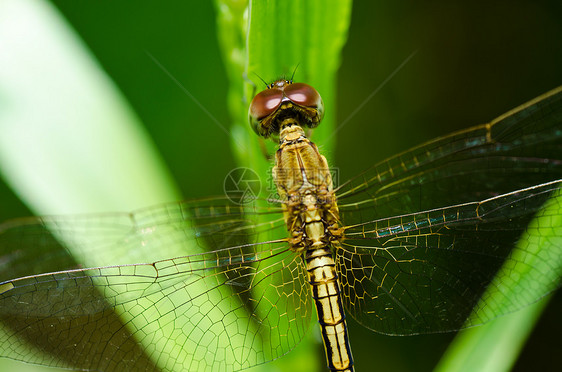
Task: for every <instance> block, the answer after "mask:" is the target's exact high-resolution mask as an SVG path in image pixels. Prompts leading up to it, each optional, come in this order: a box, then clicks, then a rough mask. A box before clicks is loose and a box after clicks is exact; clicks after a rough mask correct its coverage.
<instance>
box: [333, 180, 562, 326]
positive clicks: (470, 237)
mask: <svg viewBox="0 0 562 372" xmlns="http://www.w3.org/2000/svg"><path fill="white" fill-rule="evenodd" d="M560 182H562V180H558V181H555V182H550V183H546V184H543V185H538V186H534V187H531V188H528V189H524V190H520V191H517V192H513V193H509V194H506V195H501V196H498V197H495V198H492V199H488V200H483V201H481V202H475V203H466V204H462V205H457V206H451V207H447V208H442V209H436V210H431V211H424V212H419V213H414V214H408V215H402V216H397V217H393V218H385V219H381V220H377V221H372V222H367V223H363V224H360V225H356V226H353V227H348V228H347V229H346V231H345V235H346V237H347V239H346V240H345V241H344V242H343V243H342V245H341V247H337V249H336V265H337V268H338V270H339V271H340V273H341V275H340V277H341V280H342V290H343V294H344V296H343V297H344V305H345V306H346V309H347V311H348V312H349V313H350V314H351V315H353V317H354V318H355V319H357V320H358V321H359V322H360V323H361V324H363V325H364V326H366V327H368V328H370V329H373V330H375V331H378V332H382V333H386V334H394V335H411V334H419V333H435V332H446V331H454V330H458V329H461V328H463V327H469V326H472V325H476V324H481V323H484V322H487V321H489V320H491V319H493V318H495V317H497V316H499V315H503V314H506V313H509V312H512V311H515V310H517V309H519V308H521V307H523V306H525V305H528V304H530V303H533V302H535V301H537V300H538V299H540V298H541V297H542V296H544V295H546V294H547V293H549V292H551V291H553V290H555V289H556V288H558V286H559V285H560V275H561V273H560V269H559V268H560V267H561V266H562V219H561V218H560V216H561V215H562V197H561V196H560V190H561V183H560ZM553 194H555V195H556V194H557V196H558V197H554V198H552V199H550V200H549V198H550V197H551V196H552V195H553ZM547 200H548V202H547ZM545 203H546V205H545ZM533 217H535V218H536V219H535V220H534V221H535V222H534V223H531V224H530V225H529V222H530V220H531V219H532V218H533ZM518 241H519V242H518ZM516 244H517V245H518V249H517V250H516V251H513V248H514V247H515V245H516ZM502 267H503V269H502V270H504V272H503V273H502V274H503V275H502V280H503V282H497V281H493V279H494V277H495V275H496V274H497V273H498V271H499V270H500V268H502ZM525 273H527V274H529V273H530V274H531V275H532V277H533V278H534V279H535V282H533V283H527V284H526V285H525V286H522V287H521V288H522V289H521V291H520V292H519V293H517V296H515V297H513V298H512V297H506V301H507V302H504V303H501V304H498V303H495V302H493V299H491V298H487V297H484V298H482V295H483V293H484V291H485V290H490V287H494V289H496V290H499V291H501V290H502V286H503V284H504V283H511V282H513V281H516V282H517V281H519V278H520V277H521V276H522V275H524V274H525ZM537 288H539V289H537ZM479 300H481V301H480V302H479ZM477 303H478V304H479V305H481V306H482V308H479V309H477V310H479V311H478V312H477V316H476V317H472V318H470V319H469V320H468V321H467V317H468V316H469V314H470V313H471V311H472V310H473V308H474V307H475V305H476V304H477Z"/></svg>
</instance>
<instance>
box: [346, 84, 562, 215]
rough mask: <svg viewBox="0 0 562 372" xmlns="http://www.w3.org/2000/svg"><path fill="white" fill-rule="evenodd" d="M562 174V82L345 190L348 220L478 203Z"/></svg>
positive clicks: (397, 160) (354, 180)
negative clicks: (524, 102)
mask: <svg viewBox="0 0 562 372" xmlns="http://www.w3.org/2000/svg"><path fill="white" fill-rule="evenodd" d="M558 178H562V87H560V88H557V89H555V90H553V91H551V92H548V93H546V94H544V95H542V96H540V97H538V98H537V99H535V100H533V101H531V102H529V103H527V104H524V105H522V106H520V107H518V108H516V109H514V110H512V111H510V112H508V113H506V114H504V115H502V116H501V117H499V118H497V119H495V120H493V121H492V122H490V123H488V124H484V125H480V126H476V127H473V128H470V129H467V130H464V131H460V132H456V133H453V134H451V135H449V136H446V137H442V138H438V139H436V140H434V141H431V142H428V143H425V144H423V145H421V146H418V147H415V148H413V149H411V150H410V151H407V152H404V153H402V154H398V155H396V156H394V157H392V158H390V159H387V160H386V161H383V162H381V163H379V164H377V165H375V166H374V167H372V168H371V169H369V170H367V171H366V172H364V173H362V174H360V175H358V176H357V177H354V178H352V179H351V180H350V181H348V182H346V183H345V184H343V185H342V186H340V187H339V188H338V189H337V192H336V195H337V197H338V204H339V206H340V211H341V212H342V220H343V223H345V224H346V225H353V224H356V223H361V222H365V221H372V220H375V219H379V218H384V217H392V216H396V215H402V214H405V213H413V212H417V211H423V210H429V209H435V208H442V207H445V206H449V205H455V204H460V203H465V202H473V201H479V200H484V199H486V198H491V197H494V196H497V195H501V194H505V193H508V192H511V191H515V190H519V189H523V188H526V187H530V186H533V185H538V184H541V183H544V182H549V181H552V180H555V179H558Z"/></svg>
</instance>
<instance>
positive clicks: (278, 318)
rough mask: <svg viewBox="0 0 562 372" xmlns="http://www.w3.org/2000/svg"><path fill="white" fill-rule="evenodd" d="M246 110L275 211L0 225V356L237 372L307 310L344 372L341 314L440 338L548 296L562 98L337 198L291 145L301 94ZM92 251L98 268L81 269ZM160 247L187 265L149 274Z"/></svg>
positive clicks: (178, 210)
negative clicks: (265, 156)
mask: <svg viewBox="0 0 562 372" xmlns="http://www.w3.org/2000/svg"><path fill="white" fill-rule="evenodd" d="M254 102H255V103H256V105H252V108H251V110H250V117H251V118H252V124H253V127H254V129H255V130H256V132H258V133H260V134H261V135H263V136H266V137H267V136H270V135H272V134H274V135H275V134H277V132H279V139H280V148H279V150H278V152H277V153H276V158H277V162H276V166H275V168H274V169H275V172H274V178H275V181H276V186H277V190H278V193H279V198H278V199H277V200H276V201H277V203H271V200H257V201H256V203H254V204H244V205H239V204H236V203H233V202H232V201H230V200H229V199H228V198H226V197H217V198H208V199H205V200H192V201H185V202H178V203H171V204H165V205H159V206H155V207H152V208H148V209H143V210H139V211H137V212H134V213H123V214H108V215H90V216H69V217H34V218H29V219H23V220H14V221H8V222H5V223H3V224H2V225H0V252H1V253H0V257H2V260H1V262H0V264H1V265H2V270H0V273H1V275H2V277H0V280H1V282H0V319H1V320H2V321H3V326H4V333H2V334H1V335H0V350H1V355H2V356H7V357H10V358H14V359H18V360H24V361H28V362H32V363H38V364H45V365H50V366H65V367H69V366H70V367H73V368H78V369H87V370H96V371H121V370H143V371H149V370H190V371H191V370H213V371H215V370H240V369H244V368H249V367H251V366H254V365H257V364H260V363H265V362H267V361H270V360H272V359H276V358H278V357H281V356H282V355H284V354H286V353H288V352H290V350H291V349H292V348H294V347H295V345H296V344H298V342H299V340H300V339H301V338H302V337H303V335H304V334H305V332H306V331H307V329H308V327H309V323H310V320H311V318H312V306H314V304H315V305H316V309H317V313H318V315H319V319H320V326H321V329H322V332H323V339H324V342H325V345H326V355H327V361H328V365H329V366H330V367H331V368H333V369H335V370H352V369H353V362H352V352H351V346H350V342H349V340H348V335H347V331H346V328H345V315H347V316H352V317H354V318H355V319H356V320H357V321H358V322H359V323H360V324H362V325H364V326H365V327H367V328H370V329H373V330H375V331H377V332H381V333H385V334H394V335H411V334H419V333H433V332H446V331H454V330H458V329H461V328H464V327H469V326H472V325H477V324H481V323H485V322H486V321H489V320H491V319H493V318H495V317H497V316H500V315H502V314H505V313H508V312H511V311H514V310H517V309H519V308H521V307H522V306H525V305H527V304H530V303H532V302H534V301H536V300H538V299H539V298H541V297H542V296H544V295H545V294H547V293H549V292H551V291H553V290H555V289H556V288H558V286H559V282H560V280H559V279H560V278H559V276H557V275H551V276H549V275H548V273H552V272H553V270H555V267H553V265H554V263H555V262H559V261H560V258H561V256H562V249H561V248H560V246H559V240H560V238H561V237H562V226H560V225H559V222H557V218H555V217H559V216H560V214H561V212H560V211H561V203H562V202H561V201H560V197H556V195H557V194H559V193H560V188H561V185H560V182H561V181H562V159H561V154H562V88H557V89H555V90H553V91H551V92H548V93H546V94H544V95H543V96H541V97H538V98H537V99H535V100H533V101H531V102H529V103H527V104H525V105H523V106H520V107H518V108H516V109H514V110H512V111H510V112H509V113H507V114H505V115H503V116H501V117H499V118H498V119H495V120H493V121H492V122H490V123H487V124H484V125H480V126H477V127H473V128H471V129H468V130H464V131H460V132H456V133H453V134H451V135H449V136H446V137H443V138H439V139H436V140H434V141H430V142H428V143H425V144H423V145H421V146H418V147H415V148H413V149H412V150H410V151H407V152H404V153H401V154H398V155H396V156H395V157H392V158H390V159H388V160H386V161H383V162H381V163H378V164H375V165H374V166H373V167H372V168H370V169H368V170H367V171H365V172H364V173H362V174H360V175H358V176H357V177H355V178H353V179H351V180H349V181H348V182H345V183H343V184H342V185H336V186H333V185H332V181H331V176H330V174H329V172H328V170H327V168H328V167H327V165H328V164H327V162H326V161H325V158H324V157H323V156H322V155H320V154H319V152H318V150H317V148H316V147H315V145H313V144H312V142H310V140H309V139H308V138H307V137H306V136H305V133H304V130H303V129H302V127H303V126H308V127H314V126H316V125H318V123H319V121H320V119H321V117H322V110H323V105H322V103H321V98H320V95H319V94H318V92H316V91H315V90H314V89H313V88H312V87H310V86H308V85H306V84H302V83H292V82H290V81H285V80H281V81H277V82H275V83H274V84H273V85H272V86H270V87H269V89H267V90H266V91H264V92H263V93H259V94H258V95H257V96H256V98H255V100H254ZM102 246H103V247H105V248H108V247H109V248H110V249H109V250H106V249H104V251H110V252H112V253H113V256H111V257H104V260H105V262H111V263H115V264H114V266H103V267H89V268H86V267H88V266H87V265H85V263H87V257H88V256H89V255H95V254H96V251H97V250H99V249H100V247H102ZM70 247H72V249H70ZM201 247H204V248H206V249H209V250H208V251H202V250H201V249H200V248H201ZM171 248H180V249H182V250H184V251H186V252H193V251H197V250H199V253H194V254H190V255H186V256H180V257H169V256H168V257H166V258H165V259H157V258H158V257H162V256H164V257H165V256H166V254H167V252H169V251H170V250H171ZM70 250H72V255H71V254H69V252H70ZM130 252H139V255H140V254H141V253H142V254H143V255H144V254H147V255H149V256H150V255H151V254H152V257H155V260H154V261H153V262H148V263H133V262H132V261H131V260H132V259H134V258H131V255H130ZM133 254H134V253H133ZM123 257H127V260H129V262H122V260H123ZM524 272H531V274H532V275H534V277H536V278H537V281H542V282H544V283H546V286H544V287H541V288H542V289H540V290H539V291H537V290H535V287H534V286H533V285H529V286H528V287H527V288H523V290H522V291H521V292H520V294H519V296H517V298H510V299H507V301H508V303H505V304H502V306H501V307H500V306H499V305H498V304H496V303H494V302H493V300H492V299H490V298H489V297H488V296H487V291H489V290H493V289H498V290H501V287H502V283H503V282H511V281H516V280H518V278H519V277H520V276H521V275H522V274H523V273H524ZM498 273H499V274H501V275H500V276H497V274H498ZM497 278H501V279H497ZM311 288H312V289H311ZM475 306H476V307H477V309H476V310H479V311H477V312H474V313H472V312H473V310H474V308H475ZM471 313H472V315H471ZM352 342H353V335H351V344H352ZM28 344H32V345H34V347H35V348H34V349H30V348H29V347H28ZM30 350H35V351H33V352H32V351H30Z"/></svg>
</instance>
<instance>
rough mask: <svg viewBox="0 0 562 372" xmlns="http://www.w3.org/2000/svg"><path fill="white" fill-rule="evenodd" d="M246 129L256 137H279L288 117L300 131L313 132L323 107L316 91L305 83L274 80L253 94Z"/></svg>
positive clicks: (318, 122)
mask: <svg viewBox="0 0 562 372" xmlns="http://www.w3.org/2000/svg"><path fill="white" fill-rule="evenodd" d="M248 116H249V119H250V125H251V126H252V129H253V130H254V132H256V133H257V134H258V135H259V136H262V137H264V138H268V137H269V136H270V135H272V134H279V130H280V129H281V128H280V124H281V122H283V120H284V119H286V118H288V117H292V118H295V120H297V122H298V123H299V124H300V125H301V126H304V127H308V128H315V127H317V126H318V124H320V121H321V120H322V118H323V117H324V103H323V102H322V97H320V94H319V93H318V91H317V90H316V89H314V88H313V87H311V86H310V85H308V84H305V83H293V82H292V81H291V80H285V79H281V80H276V81H274V82H273V83H271V84H270V85H268V86H267V89H265V90H263V91H261V92H260V93H258V94H256V96H255V97H254V99H253V100H252V103H251V104H250V109H249V112H248Z"/></svg>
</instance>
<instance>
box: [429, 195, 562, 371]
mask: <svg viewBox="0 0 562 372" xmlns="http://www.w3.org/2000/svg"><path fill="white" fill-rule="evenodd" d="M561 209H562V195H561V193H560V192H558V193H557V195H554V196H553V197H552V198H551V199H550V200H549V201H548V202H547V204H546V205H545V206H544V207H543V211H542V212H541V213H539V215H538V216H537V217H536V218H535V219H534V220H533V221H531V223H530V224H529V226H528V228H527V232H526V233H525V235H526V236H523V237H522V239H521V240H520V243H519V245H522V244H525V246H521V247H519V246H518V247H516V248H515V249H514V251H513V253H512V255H513V256H514V257H515V258H516V259H517V261H519V262H524V263H525V266H524V265H521V266H523V267H525V268H526V269H525V270H523V269H518V268H517V267H515V268H514V267H508V266H504V267H503V268H502V269H501V270H500V271H499V272H498V274H497V275H496V277H495V279H494V282H493V283H492V284H491V285H490V287H489V289H488V290H487V291H486V292H485V293H484V295H483V296H482V300H481V305H479V306H477V307H476V309H477V310H476V311H475V313H474V314H473V316H472V319H482V318H486V315H485V314H486V312H489V311H492V313H498V314H502V313H505V310H502V306H503V305H504V304H510V303H513V300H511V299H514V300H515V301H516V300H517V298H518V296H521V295H522V293H525V292H526V291H527V290H528V288H534V290H535V291H536V292H537V293H550V292H551V291H553V290H555V289H556V287H557V285H558V281H559V280H560V276H561V274H562V262H561V261H560V254H559V253H558V252H559V251H560V247H561V246H562V239H561V238H560V237H561V236H562V215H560V210H561ZM529 268H533V271H531V270H529ZM537 272H538V273H541V275H540V276H539V277H537V275H533V273H537ZM549 298H550V296H547V297H546V298H544V299H542V300H540V301H539V302H537V303H535V304H533V305H531V306H528V307H526V308H524V309H522V310H519V311H517V312H515V313H513V314H509V315H506V316H503V317H499V318H497V319H494V320H493V321H491V322H489V323H486V324H485V325H483V326H479V327H474V328H470V329H467V330H465V331H461V332H460V333H459V334H458V336H457V337H456V338H455V340H453V342H452V344H451V345H450V347H449V349H448V350H447V352H446V353H445V354H444V356H443V358H442V359H441V361H440V362H439V364H438V366H437V367H436V368H435V370H436V371H443V372H444V371H447V372H451V371H453V372H455V371H458V372H465V371H466V372H469V371H483V372H485V371H490V372H498V371H509V370H510V369H511V367H512V366H513V364H514V363H515V361H516V360H517V357H518V355H519V352H520V351H521V349H522V347H523V345H524V343H525V340H526V339H527V337H528V336H529V334H530V333H531V331H532V329H533V326H534V325H535V323H536V322H537V321H538V319H539V317H540V315H541V313H542V311H543V310H544V308H545V307H546V305H547V303H548V300H549ZM490 305H492V306H493V307H494V308H493V309H489V307H490ZM480 313H481V314H480ZM479 314H480V315H479ZM470 321H471V320H469V322H470Z"/></svg>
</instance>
